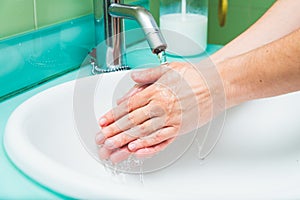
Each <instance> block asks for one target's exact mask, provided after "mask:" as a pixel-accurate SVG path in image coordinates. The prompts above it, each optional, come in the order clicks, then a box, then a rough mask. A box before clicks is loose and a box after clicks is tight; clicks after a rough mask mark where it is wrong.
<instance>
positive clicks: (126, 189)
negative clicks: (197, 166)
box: [4, 81, 300, 198]
mask: <svg viewBox="0 0 300 200" xmlns="http://www.w3.org/2000/svg"><path fill="white" fill-rule="evenodd" d="M73 83H74V81H70V82H66V83H63V84H60V85H58V86H55V87H52V88H50V89H48V90H45V91H43V92H41V93H39V94H37V95H35V96H33V97H32V98H30V99H28V100H27V101H25V102H24V103H23V104H21V105H20V106H19V107H18V108H17V109H16V110H15V111H14V112H13V114H12V115H11V116H10V118H9V120H8V123H7V126H6V131H5V135H4V146H5V150H6V152H7V154H8V155H9V157H10V159H11V160H12V161H13V162H14V163H15V164H16V166H17V167H18V168H19V169H21V170H22V171H24V172H25V173H26V174H29V176H30V177H32V178H33V179H35V180H37V181H38V182H40V183H42V184H43V185H45V186H47V187H49V188H52V189H54V190H55V191H58V192H60V193H62V194H66V195H68V196H71V197H75V198H78V197H79V198H83V196H82V193H81V192H79V191H80V190H79V189H82V187H85V189H86V191H89V192H88V193H89V195H90V196H89V197H91V198H95V197H97V195H98V194H99V193H98V191H99V187H98V186H95V185H93V184H92V183H95V182H99V181H98V180H93V179H90V178H89V177H87V176H85V175H83V174H78V172H77V171H73V169H72V170H71V169H70V168H67V167H65V166H64V165H62V164H59V163H58V162H55V161H53V160H52V159H51V158H50V157H48V156H46V155H45V154H43V153H42V152H40V151H39V150H38V149H36V148H34V147H33V146H28V145H26V143H30V141H29V138H28V136H27V135H24V134H20V133H22V130H21V126H17V128H18V129H17V130H18V131H19V132H15V130H16V129H15V128H13V127H15V125H16V121H18V119H19V118H22V116H20V115H19V114H18V113H22V112H25V111H24V109H25V110H26V109H28V108H26V106H27V104H28V102H29V103H32V104H34V103H36V102H37V101H38V100H39V97H40V96H43V95H45V94H47V93H48V92H56V91H57V89H58V88H60V89H61V90H65V89H66V87H72V85H73ZM16 113H17V114H18V115H17V114H16ZM20 123H21V122H20ZM7 133H9V134H7ZM18 134H19V135H22V137H23V138H22V139H21V138H20V137H15V135H18ZM8 137H10V138H12V139H13V138H18V140H12V139H10V138H8ZM15 146H17V147H18V148H17V149H15ZM12 149H15V150H18V151H20V152H22V154H24V155H27V159H26V160H31V161H32V163H28V162H26V160H22V159H19V160H18V159H16V155H17V154H18V153H17V152H15V151H12ZM18 156H20V155H17V157H18ZM28 158H30V159H28ZM36 158H41V159H42V160H43V162H45V163H49V164H48V166H52V167H51V170H50V171H49V172H51V174H52V176H51V177H53V180H52V181H53V182H54V183H55V184H53V183H52V184H49V183H48V182H47V181H45V180H47V179H48V180H49V175H45V174H43V173H42V171H40V169H39V167H38V164H35V163H34V162H37V160H39V159H36ZM20 166H21V167H20ZM24 166H25V167H24ZM53 166H54V167H53ZM53 168H57V170H53ZM32 169H34V170H33V171H34V173H31V172H29V171H32ZM58 169H59V170H58ZM57 171H63V172H64V173H61V174H63V176H60V177H61V178H63V179H60V181H59V182H56V181H57V180H56V179H55V178H54V177H55V176H57ZM37 172H39V173H37ZM74 177H77V178H76V179H77V180H84V181H82V182H84V184H82V185H77V184H76V183H75V182H74V181H73V180H74ZM299 180H300V179H299ZM61 182H63V183H61ZM87 183H90V184H88V185H87ZM67 186H68V187H67ZM101 186H102V189H103V190H102V191H101V192H102V195H103V196H104V198H105V197H110V198H111V197H113V198H124V195H125V194H126V196H127V197H128V194H131V195H133V196H134V197H135V198H138V197H137V196H136V195H139V194H140V195H141V196H140V197H141V198H143V196H142V195H145V196H148V197H151V196H152V195H151V194H150V193H151V192H149V191H147V190H144V188H143V187H141V188H139V189H140V190H141V191H142V192H140V193H139V194H138V193H135V191H134V190H135V189H134V188H132V187H131V186H130V185H128V186H127V185H124V184H119V185H118V184H116V185H114V186H116V188H111V187H110V185H109V184H107V185H106V184H104V185H101ZM66 187H67V188H66ZM74 188H78V190H76V189H75V190H74ZM113 190H118V191H119V192H118V193H115V192H113ZM93 192H94V193H93ZM112 192H113V196H112ZM162 195H163V194H162ZM298 195H299V193H298ZM98 197H99V196H98ZM85 198H86V196H85Z"/></svg>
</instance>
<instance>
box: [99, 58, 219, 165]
mask: <svg viewBox="0 0 300 200" xmlns="http://www.w3.org/2000/svg"><path fill="white" fill-rule="evenodd" d="M198 67H199V66H198ZM198 67H196V66H194V65H192V64H189V63H170V64H167V65H162V66H159V67H156V68H152V69H147V70H144V71H139V72H133V73H132V79H133V80H134V81H135V82H136V83H137V86H135V87H134V88H133V89H132V90H131V91H129V92H128V93H127V95H125V96H124V97H123V98H122V99H121V100H119V101H118V105H117V107H115V108H113V109H112V110H111V111H109V112H108V113H106V114H105V115H104V116H102V117H101V118H100V120H99V125H100V126H101V127H102V131H101V133H99V134H98V135H97V136H96V142H97V144H99V145H100V146H101V147H100V148H99V157H100V158H101V159H110V160H111V161H112V162H114V163H118V162H120V161H122V160H124V159H126V158H127V157H128V156H129V155H130V154H134V155H135V156H137V157H148V156H152V155H154V154H156V153H157V152H159V151H161V150H163V149H164V148H165V147H166V146H167V145H168V144H170V143H171V142H172V141H173V140H174V139H175V138H176V137H177V136H178V135H180V134H185V133H188V132H190V131H192V130H194V129H196V128H198V127H200V126H202V125H203V124H205V123H207V122H208V121H209V120H210V119H211V118H212V117H213V108H212V107H213V106H212V95H211V90H213V91H214V92H215V91H218V89H217V88H214V87H220V86H219V85H217V84H216V85H214V84H211V85H210V87H209V86H208V84H207V80H206V79H204V76H208V77H206V78H209V79H213V78H215V77H214V76H215V75H212V74H213V73H209V72H208V71H210V70H208V68H205V66H204V67H203V70H199V68H198ZM203 71H205V72H204V73H203ZM207 72H208V73H207ZM218 78H219V77H218ZM211 87H212V88H211Z"/></svg>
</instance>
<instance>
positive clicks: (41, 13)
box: [0, 0, 275, 44]
mask: <svg viewBox="0 0 300 200" xmlns="http://www.w3.org/2000/svg"><path fill="white" fill-rule="evenodd" d="M125 1H126V3H130V2H132V1H135V0H125ZM150 1H151V3H152V4H153V5H155V1H158V0H150ZM228 1H229V10H228V16H227V22H226V25H225V27H223V28H221V27H219V26H218V18H217V16H218V13H217V12H218V0H209V43H214V44H226V43H227V42H229V41H230V40H231V39H233V38H234V37H236V36H237V35H238V34H240V33H241V32H242V31H244V30H245V29H246V28H247V27H248V26H250V25H251V24H252V23H253V22H255V21H256V20H257V19H258V18H259V17H260V16H261V15H262V14H263V13H264V12H265V11H266V10H267V9H268V8H269V7H270V5H272V3H274V2H275V0H228ZM153 2H154V3H153ZM92 10H93V0H0V40H1V39H3V38H6V37H9V36H12V35H16V34H19V33H24V32H28V31H32V30H35V29H38V28H41V27H45V26H49V25H52V24H55V23H59V22H63V21H67V20H70V19H74V18H77V17H80V16H84V15H87V14H90V13H92Z"/></svg>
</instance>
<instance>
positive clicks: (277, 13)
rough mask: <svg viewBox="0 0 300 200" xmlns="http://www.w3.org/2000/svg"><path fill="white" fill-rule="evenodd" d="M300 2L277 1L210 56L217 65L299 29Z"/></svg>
mask: <svg viewBox="0 0 300 200" xmlns="http://www.w3.org/2000/svg"><path fill="white" fill-rule="evenodd" d="M299 8H300V1H298V0H278V1H277V2H276V3H274V5H273V6H272V7H271V8H270V9H269V10H268V11H267V12H266V13H265V14H264V15H263V16H262V17H261V18H260V19H259V20H258V21H257V22H256V23H255V24H253V25H252V26H251V27H250V28H249V29H248V30H246V31H245V32H244V33H242V34H241V35H240V36H238V37H237V38H236V39H234V40H233V41H231V42H230V43H228V44H227V45H226V46H225V47H224V48H222V49H221V50H220V51H218V52H217V53H215V54H214V55H212V57H211V58H212V60H213V61H214V62H215V63H217V62H220V61H223V60H225V59H227V58H230V57H234V56H237V55H240V54H243V53H246V52H248V51H250V50H252V49H255V48H258V47H260V46H263V45H265V44H267V43H270V42H272V41H274V40H277V39H279V38H281V37H283V36H285V35H287V34H289V33H291V32H293V31H295V30H297V29H298V28H299V27H300V12H299Z"/></svg>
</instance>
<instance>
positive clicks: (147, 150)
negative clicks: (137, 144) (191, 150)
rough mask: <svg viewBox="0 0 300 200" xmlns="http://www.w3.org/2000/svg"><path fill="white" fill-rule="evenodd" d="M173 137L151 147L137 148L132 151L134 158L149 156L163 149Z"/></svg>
mask: <svg viewBox="0 0 300 200" xmlns="http://www.w3.org/2000/svg"><path fill="white" fill-rule="evenodd" d="M174 139H175V138H171V139H168V140H166V141H164V142H162V143H159V144H157V145H155V146H152V147H146V148H143V149H139V150H137V151H136V152H134V155H135V157H136V158H149V157H152V156H154V155H155V154H157V153H158V152H161V151H162V150H164V149H165V148H166V147H167V146H168V145H169V144H170V143H172V142H173V141H174Z"/></svg>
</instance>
